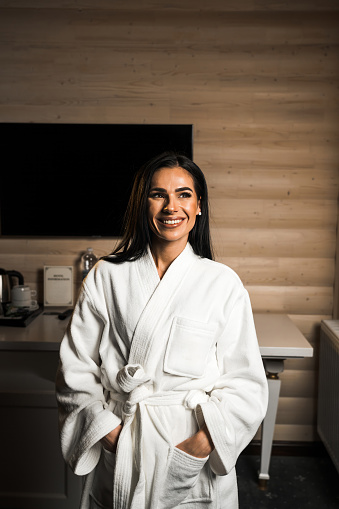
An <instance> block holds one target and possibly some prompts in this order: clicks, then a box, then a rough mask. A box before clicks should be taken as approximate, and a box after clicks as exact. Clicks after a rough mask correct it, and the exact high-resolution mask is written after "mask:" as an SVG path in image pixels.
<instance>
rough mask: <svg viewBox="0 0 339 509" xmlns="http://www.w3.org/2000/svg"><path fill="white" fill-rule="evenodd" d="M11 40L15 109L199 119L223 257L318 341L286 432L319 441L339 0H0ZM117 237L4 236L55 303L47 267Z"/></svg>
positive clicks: (291, 387) (199, 150)
mask: <svg viewBox="0 0 339 509" xmlns="http://www.w3.org/2000/svg"><path fill="white" fill-rule="evenodd" d="M0 40H1V51H0V121H2V122H4V121H7V122H18V121H22V122H73V123H76V122H84V123H91V122H100V123H102V122H103V123H105V122H106V123H181V122H182V123H193V124H194V159H195V161H196V162H197V163H198V164H199V165H200V166H201V168H202V169H203V171H204V172H205V174H206V178H207V181H208V184H209V189H210V203H211V211H212V222H211V224H212V238H213V243H214V247H215V254H216V259H217V260H218V261H219V262H221V263H226V264H228V265H229V266H230V267H232V268H233V269H234V270H235V271H236V272H237V273H238V274H239V275H240V277H241V278H242V280H243V282H244V284H245V286H246V287H247V288H248V290H249V293H250V296H251V300H252V305H253V308H254V311H261V312H281V313H283V312H284V313H288V314H289V316H290V317H291V318H292V320H293V321H294V322H295V323H296V325H297V326H298V327H299V328H300V330H301V332H302V333H303V334H304V335H305V336H306V338H307V339H308V340H309V341H310V342H311V344H312V345H313V347H314V349H315V356H314V358H312V359H294V360H289V361H287V362H286V371H285V372H284V373H283V375H282V381H283V383H282V391H281V398H280V402H279V411H278V421H277V426H276V434H275V438H276V439H279V440H306V441H308V440H314V439H316V438H317V435H316V427H315V425H316V414H315V408H316V398H317V390H316V388H317V369H318V344H319V327H320V322H321V320H322V319H324V318H329V317H331V316H332V306H333V283H334V280H335V275H336V272H335V270H337V269H335V257H336V250H337V247H336V246H337V244H336V231H337V220H338V219H337V199H338V188H339V172H338V160H339V144H338V118H339V115H338V113H339V112H338V109H339V101H338V86H339V64H338V62H339V4H338V2H337V1H336V0H286V1H284V2H271V1H270V0H244V1H242V2H238V1H237V0H230V1H227V2H225V1H223V0H211V1H210V2H208V4H207V3H206V2H203V1H201V0H195V1H193V0H172V1H171V2H170V3H169V4H166V5H165V4H164V3H163V2H154V1H153V0H146V1H143V2H142V3H140V1H138V0H115V1H114V2H111V1H110V0H81V1H80V2H79V1H78V0H69V1H67V2H63V1H62V0H50V1H49V2H45V1H44V0H11V1H10V2H9V1H7V0H0ZM114 243H115V239H113V238H112V239H105V240H102V239H49V238H42V239H40V238H39V239H29V238H16V239H11V238H0V266H3V267H5V268H7V269H13V268H14V269H17V270H20V271H22V272H23V274H24V276H25V279H26V281H27V283H29V284H31V285H32V286H33V287H34V288H36V289H37V290H38V294H39V298H40V300H42V298H43V295H42V288H43V285H42V268H43V265H45V264H61V265H64V264H65V265H66V264H67V265H68V264H72V265H74V266H75V267H77V268H78V267H79V259H80V256H81V253H82V252H84V251H85V249H86V247H87V246H89V245H91V246H92V247H93V248H94V250H95V252H96V253H98V255H104V254H107V253H109V252H110V251H111V250H112V248H113V246H114ZM337 278H338V276H337ZM337 280H338V279H337ZM79 285H80V273H79V271H78V270H77V271H76V280H75V283H74V287H75V291H77V290H78V288H79ZM337 286H339V285H337ZM337 300H338V298H337V297H336V303H337ZM336 306H337V304H336Z"/></svg>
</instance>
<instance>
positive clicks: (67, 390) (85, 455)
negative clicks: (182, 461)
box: [56, 283, 121, 475]
mask: <svg viewBox="0 0 339 509" xmlns="http://www.w3.org/2000/svg"><path fill="white" fill-rule="evenodd" d="M108 325H109V324H108V318H107V317H105V315H104V313H103V312H101V313H99V312H98V310H97V308H96V307H95V305H94V303H93V297H91V296H90V294H89V291H88V289H87V288H86V284H85V283H84V284H83V286H82V289H81V293H80V296H79V299H78V302H77V305H76V307H75V309H74V313H73V317H72V320H71V322H70V325H69V327H68V330H67V332H66V334H65V336H64V338H63V340H62V343H61V347H60V363H59V368H58V371H57V378H56V395H57V401H58V409H59V429H60V439H61V449H62V453H63V456H64V459H65V461H66V462H67V463H69V465H70V467H71V468H72V470H73V471H74V472H75V473H76V474H78V475H85V474H88V473H89V472H91V471H92V470H93V468H94V467H95V466H96V464H97V463H98V461H99V458H100V454H101V449H102V445H101V443H100V439H101V438H102V437H104V436H105V435H106V434H107V433H109V432H110V431H112V430H113V429H114V428H116V427H117V426H118V425H119V424H120V422H121V419H120V418H119V417H118V416H116V415H114V414H113V413H112V412H111V411H110V410H108V409H106V406H107V405H106V401H105V398H104V388H103V386H102V384H101V381H100V380H101V379H100V358H99V345H100V340H101V337H102V334H104V331H105V330H106V329H107V327H108Z"/></svg>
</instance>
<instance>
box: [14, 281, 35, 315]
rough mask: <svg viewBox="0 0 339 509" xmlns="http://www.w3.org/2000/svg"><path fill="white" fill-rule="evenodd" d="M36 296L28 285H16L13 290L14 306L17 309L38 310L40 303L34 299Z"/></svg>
mask: <svg viewBox="0 0 339 509" xmlns="http://www.w3.org/2000/svg"><path fill="white" fill-rule="evenodd" d="M35 296H36V291H35V290H31V289H30V287H29V286H28V285H16V286H14V287H13V288H12V289H11V300H12V304H13V306H14V307H16V308H30V309H37V308H38V302H37V301H36V300H33V299H32V297H35Z"/></svg>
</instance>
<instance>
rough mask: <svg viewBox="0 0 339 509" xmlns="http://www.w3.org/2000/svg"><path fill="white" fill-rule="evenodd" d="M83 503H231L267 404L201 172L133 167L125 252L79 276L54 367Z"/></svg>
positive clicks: (180, 165) (67, 451) (150, 506)
mask: <svg viewBox="0 0 339 509" xmlns="http://www.w3.org/2000/svg"><path fill="white" fill-rule="evenodd" d="M57 398H58V403H59V415H60V430H61V445H62V451H63V455H64V458H65V460H66V461H67V462H68V463H69V464H70V466H71V467H72V469H73V470H74V472H75V473H76V474H78V475H86V476H87V477H86V482H85V488H84V491H83V496H82V501H81V509H86V508H94V509H97V508H112V507H113V508H115V509H125V508H126V509H127V508H132V509H136V508H138V509H146V508H147V509H170V508H176V507H178V506H182V507H185V509H193V508H194V509H199V508H203V507H204V508H205V507H208V508H210V509H235V508H237V507H238V497H237V484H236V473H235V468H234V467H235V463H236V460H237V457H238V455H239V454H240V452H241V451H242V450H243V449H244V448H245V447H246V446H247V444H248V443H249V442H250V440H251V439H252V438H253V436H254V434H255V433H256V431H257V429H258V427H259V425H260V423H261V421H262V419H263V417H264V415H265V412H266V406H267V384H266V377H265V373H264V369H263V365H262V360H261V356H260V353H259V348H258V344H257V339H256V334H255V328H254V324H253V317H252V311H251V306H250V301H249V298H248V294H247V292H246V290H245V289H244V287H243V285H242V283H241V281H240V280H239V278H238V276H237V275H236V274H235V273H234V272H233V271H232V270H231V269H230V268H228V267H226V266H225V265H222V264H220V263H217V262H214V261H212V251H211V245H210V234H209V222H208V197H207V187H206V182H205V178H204V176H203V174H202V172H201V170H200V169H199V168H198V167H197V166H196V165H195V164H194V163H193V162H192V161H190V160H189V159H187V158H186V157H184V156H181V155H175V154H172V153H165V154H162V155H160V156H158V157H156V158H154V159H152V160H151V161H150V162H148V163H147V164H146V165H145V166H144V167H142V168H141V170H140V171H139V173H138V174H137V176H136V179H135V182H134V187H133V190H132V194H131V198H130V201H129V205H128V210H127V214H126V227H125V234H124V236H123V238H122V241H121V242H120V244H119V245H118V247H117V249H116V250H115V251H114V252H113V254H112V255H111V256H109V257H106V258H104V259H103V260H100V261H99V262H98V263H97V265H96V266H95V267H94V269H92V271H91V272H90V273H89V274H88V276H87V278H86V280H85V281H84V283H83V286H82V290H81V293H80V297H79V300H78V303H77V305H76V308H75V310H74V313H73V317H72V321H71V324H70V327H69V329H68V331H67V333H66V334H65V337H64V339H63V341H62V344H61V349H60V366H59V370H58V376H57Z"/></svg>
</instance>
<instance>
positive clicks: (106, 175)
mask: <svg viewBox="0 0 339 509" xmlns="http://www.w3.org/2000/svg"><path fill="white" fill-rule="evenodd" d="M0 133H1V134H0V136H1V145H2V147H3V161H4V163H3V167H2V171H1V185H0V219H1V232H0V233H1V235H3V236H61V237H93V236H94V237H112V236H119V235H121V230H122V221H123V216H124V213H125V210H126V206H127V201H128V198H129V195H130V192H131V188H132V182H133V176H134V174H135V173H136V171H137V170H138V169H139V167H140V166H141V165H142V164H144V163H145V162H146V161H148V160H149V159H150V158H151V157H153V156H155V155H157V154H159V153H161V152H163V151H165V150H175V151H177V152H180V153H184V154H185V155H187V156H188V157H189V158H192V157H193V126H192V125H138V124H35V123H2V124H0Z"/></svg>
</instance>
